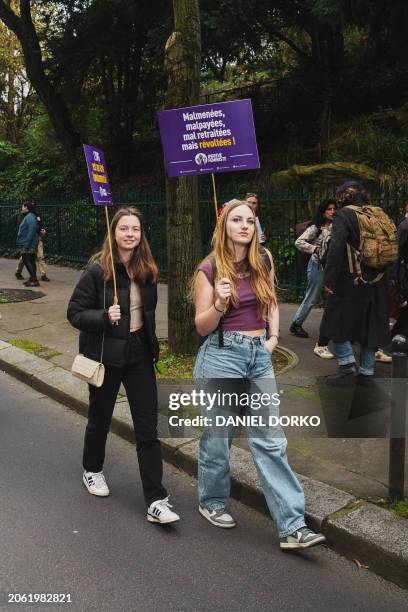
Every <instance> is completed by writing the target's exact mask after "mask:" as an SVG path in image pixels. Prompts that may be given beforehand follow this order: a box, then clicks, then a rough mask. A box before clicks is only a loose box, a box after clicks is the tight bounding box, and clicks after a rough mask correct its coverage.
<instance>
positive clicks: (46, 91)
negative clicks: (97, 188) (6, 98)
mask: <svg viewBox="0 0 408 612" xmlns="http://www.w3.org/2000/svg"><path fill="white" fill-rule="evenodd" d="M8 4H9V3H8V2H7V0H0V19H1V20H2V21H3V22H4V24H5V25H6V26H7V27H8V28H9V29H10V30H12V31H13V32H14V34H15V35H16V36H17V38H18V40H19V42H20V44H21V47H22V49H23V54H24V61H25V66H26V71H27V76H28V78H29V80H30V82H31V83H32V85H33V87H34V89H35V91H36V93H37V95H38V97H39V98H40V100H41V102H42V103H43V104H44V106H45V108H46V111H47V114H48V116H49V118H50V121H51V124H52V125H53V127H54V130H55V132H56V135H57V137H58V139H59V141H60V143H61V145H62V146H63V147H64V149H65V150H66V152H67V153H68V154H70V155H71V156H72V157H73V158H75V154H76V151H77V148H78V147H79V145H80V140H79V135H78V134H77V131H76V129H75V128H74V125H73V124H72V122H71V120H70V117H69V112H68V109H67V107H66V105H65V103H64V101H63V99H62V98H61V96H60V95H59V93H58V92H57V90H56V89H55V88H54V86H53V85H52V83H51V82H50V80H49V78H48V76H47V75H46V73H45V70H44V65H43V60H42V53H41V47H40V43H39V41H38V36H37V32H36V30H35V27H34V24H33V21H32V17H31V4H30V0H20V16H18V15H17V14H16V13H14V11H13V10H11V8H10V7H9V6H8Z"/></svg>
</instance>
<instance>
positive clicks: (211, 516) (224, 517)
mask: <svg viewBox="0 0 408 612" xmlns="http://www.w3.org/2000/svg"><path fill="white" fill-rule="evenodd" d="M198 511H199V513H200V514H201V515H202V516H203V517H204V518H206V519H207V521H209V522H210V523H211V524H212V525H215V526H216V527H222V528H223V529H232V528H233V527H235V525H236V522H235V520H234V519H233V518H232V516H231V515H230V514H228V512H225V509H223V508H221V509H220V510H208V508H204V506H198Z"/></svg>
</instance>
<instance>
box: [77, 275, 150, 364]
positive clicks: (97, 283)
mask: <svg viewBox="0 0 408 612" xmlns="http://www.w3.org/2000/svg"><path fill="white" fill-rule="evenodd" d="M116 281H117V291H118V301H119V305H120V310H121V319H120V321H119V325H111V323H110V321H109V317H108V309H109V307H110V306H112V304H113V298H114V291H113V282H112V281H109V282H108V283H106V289H105V283H104V280H103V271H102V268H101V266H100V265H99V264H98V263H94V264H92V265H91V266H90V267H89V268H87V269H86V270H85V271H84V272H83V274H82V276H81V278H80V279H79V281H78V284H77V286H76V287H75V289H74V292H73V294H72V296H71V299H70V301H69V304H68V311H67V318H68V321H69V322H70V323H71V325H73V327H76V328H77V329H79V330H80V332H81V333H80V335H79V351H80V353H83V354H84V355H85V357H89V359H94V360H96V361H99V360H100V358H101V349H102V338H103V333H104V334H105V339H104V346H103V358H102V361H103V363H104V364H105V365H111V366H117V367H122V366H124V365H125V364H126V361H127V359H128V356H129V339H130V279H129V276H128V274H127V272H126V269H125V267H124V266H123V265H122V264H121V263H117V264H116ZM139 287H140V294H141V298H142V309H143V328H144V330H145V333H146V336H147V340H148V344H149V347H150V350H151V353H152V359H153V361H157V360H158V358H159V343H158V340H157V337H156V320H155V310H156V305H157V285H156V283H146V284H144V285H142V284H139ZM104 296H105V303H104Z"/></svg>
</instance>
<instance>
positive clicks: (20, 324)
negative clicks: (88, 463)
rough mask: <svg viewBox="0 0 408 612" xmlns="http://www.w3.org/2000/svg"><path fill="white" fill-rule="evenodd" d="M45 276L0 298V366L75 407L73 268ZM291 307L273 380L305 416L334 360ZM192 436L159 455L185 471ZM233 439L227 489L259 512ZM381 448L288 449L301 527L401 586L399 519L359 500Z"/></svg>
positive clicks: (246, 463)
mask: <svg viewBox="0 0 408 612" xmlns="http://www.w3.org/2000/svg"><path fill="white" fill-rule="evenodd" d="M15 264H16V262H15V260H8V259H0V288H3V289H4V288H9V289H16V288H23V286H22V283H21V281H17V280H16V279H15V278H14V269H15ZM47 274H48V276H49V277H50V278H51V282H50V283H42V285H41V287H40V288H39V290H40V291H42V292H43V293H44V294H45V295H44V296H43V297H41V298H39V299H35V300H32V301H25V302H20V303H13V304H0V312H1V314H2V319H1V320H0V365H1V367H2V368H4V369H5V370H6V371H7V372H9V373H11V374H13V375H15V376H16V377H18V378H19V379H21V380H23V381H24V382H26V383H27V384H31V385H32V386H34V387H35V388H37V389H39V390H41V391H43V392H44V393H46V394H49V395H51V396H53V397H55V398H56V399H58V400H59V401H61V402H63V403H65V404H66V405H68V406H70V407H73V408H75V409H77V410H79V411H81V412H85V411H86V407H87V388H86V385H85V384H82V383H80V382H79V381H78V380H76V379H73V378H72V376H71V375H70V373H69V369H70V367H71V364H72V360H73V357H74V356H75V354H76V353H77V350H78V348H77V347H78V332H77V331H76V330H74V329H73V328H72V327H71V326H70V324H69V323H68V322H67V320H66V306H67V303H68V300H69V297H70V295H71V293H72V289H73V286H74V285H75V283H76V281H77V279H78V278H79V275H80V272H79V271H77V270H71V269H69V268H62V267H57V266H49V268H48V271H47ZM166 302H167V288H166V286H165V285H161V286H160V287H159V307H158V310H157V329H158V335H159V337H166V335H167V324H166V308H167V303H166ZM295 309H296V307H295V306H294V305H291V304H282V305H281V307H280V312H281V340H280V343H281V344H282V345H283V346H285V347H287V348H289V349H291V350H292V351H294V352H296V353H297V355H298V357H299V363H298V364H297V365H296V366H295V367H293V368H292V369H290V370H289V371H287V372H286V373H285V374H283V375H282V376H280V377H278V389H279V391H280V392H281V393H283V394H282V398H283V401H282V411H281V412H282V413H283V414H299V415H302V414H313V413H314V411H315V408H316V405H317V404H318V403H319V402H320V399H319V394H318V391H317V388H316V382H317V380H318V378H319V377H321V376H324V375H326V374H330V373H333V372H334V371H335V368H336V364H335V361H334V360H327V361H326V360H321V359H319V358H318V357H316V356H314V354H313V352H312V349H313V346H314V338H315V337H316V336H317V329H318V325H319V322H320V317H321V311H320V310H318V309H316V310H314V311H313V312H312V313H311V315H310V317H309V319H308V321H307V323H306V324H305V328H306V329H307V330H308V331H309V333H310V336H311V338H310V339H307V340H304V339H298V338H293V337H292V336H291V335H290V334H289V333H288V331H287V330H288V327H289V324H290V320H291V317H292V316H293V313H294V311H295ZM15 339H24V340H34V341H36V342H38V343H40V344H42V345H45V346H46V347H48V348H49V349H52V351H53V352H54V353H55V352H57V353H59V354H57V355H54V356H51V357H50V358H49V359H48V360H44V359H40V358H38V357H32V356H30V355H29V354H28V353H26V352H25V351H21V350H20V349H16V348H14V347H10V345H9V344H6V343H7V342H9V341H10V340H15ZM1 341H3V342H1ZM379 370H381V376H384V377H387V376H389V372H390V366H389V365H388V364H386V365H381V367H380V369H379ZM115 415H116V418H115V423H114V424H113V429H114V430H116V431H117V432H119V433H120V434H121V435H123V436H125V437H127V438H130V439H132V434H131V421H130V418H129V411H128V408H127V403H126V400H125V398H119V400H118V403H117V407H116V409H115ZM164 420H167V419H165V418H164V417H163V419H162V421H161V426H160V429H161V431H167V432H168V426H167V423H164ZM166 427H167V429H166ZM164 435H165V434H164ZM197 438H198V432H197V431H193V432H192V434H191V438H181V439H178V438H169V437H166V439H165V440H164V445H163V446H164V452H165V455H166V458H167V459H168V460H170V461H172V462H173V463H175V464H176V465H178V466H179V467H181V468H183V469H185V470H187V471H189V472H191V473H195V471H196V460H197ZM238 443H239V446H241V448H238V447H235V448H234V451H233V453H232V463H231V467H232V477H233V482H234V487H233V491H234V494H235V496H238V497H239V498H240V499H241V500H242V501H244V502H246V503H249V504H251V505H254V506H256V507H259V508H261V509H263V510H265V507H264V506H265V505H264V502H263V496H262V494H261V491H260V488H259V485H258V480H257V476H256V472H255V469H254V467H253V464H252V461H251V458H250V457H249V455H248V452H247V451H246V450H245V443H244V442H243V440H242V439H240V440H239V441H238ZM388 445H389V441H388V440H385V439H384V440H382V439H371V440H370V439H333V438H332V439H327V438H320V437H315V438H308V439H305V438H299V437H296V438H294V437H290V439H289V446H288V454H289V459H290V463H291V465H292V466H293V468H294V469H295V470H296V472H298V473H299V474H302V477H300V478H301V481H302V485H303V486H304V488H305V493H306V501H307V514H308V517H309V520H310V521H311V523H312V524H313V525H314V526H315V527H317V528H321V529H323V530H324V531H325V533H326V534H327V536H328V537H329V538H330V539H331V543H332V545H334V546H335V547H336V548H338V549H339V550H340V551H342V552H344V553H346V554H348V555H350V554H351V555H356V556H357V555H360V556H358V558H359V559H361V558H362V557H363V558H364V559H365V560H366V562H368V563H369V564H370V567H371V568H372V569H374V571H378V572H379V573H381V574H382V575H384V576H385V577H388V578H390V579H392V580H394V581H395V582H397V583H398V584H401V585H403V586H406V587H408V521H406V520H403V519H399V518H397V517H395V516H394V515H393V514H392V513H391V512H388V511H386V510H382V509H380V508H378V507H376V506H374V505H373V504H370V503H366V501H365V500H369V499H370V498H372V497H379V496H386V495H387V485H388ZM407 459H408V458H407ZM407 473H408V469H407ZM322 483H326V484H322ZM400 574H401V575H400ZM404 576H405V577H404Z"/></svg>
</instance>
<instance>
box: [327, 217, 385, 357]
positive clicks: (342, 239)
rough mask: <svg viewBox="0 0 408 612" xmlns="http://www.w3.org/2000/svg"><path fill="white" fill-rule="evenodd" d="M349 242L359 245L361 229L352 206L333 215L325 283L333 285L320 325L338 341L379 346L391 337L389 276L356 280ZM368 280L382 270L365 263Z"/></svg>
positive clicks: (330, 336)
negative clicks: (377, 280)
mask: <svg viewBox="0 0 408 612" xmlns="http://www.w3.org/2000/svg"><path fill="white" fill-rule="evenodd" d="M347 243H349V244H351V245H352V246H353V247H355V248H358V247H359V244H360V229H359V225H358V220H357V215H356V213H355V212H354V211H353V210H351V209H350V208H342V209H341V210H339V211H337V212H336V214H335V215H334V218H333V228H332V234H331V242H330V247H329V250H328V253H327V262H326V267H325V269H324V281H323V282H324V285H325V286H326V287H330V288H331V289H333V291H334V294H333V295H330V296H329V297H328V299H327V304H326V308H325V311H324V314H323V319H322V323H321V327H320V332H321V334H323V335H324V336H326V337H328V338H330V339H331V340H334V341H335V342H344V341H346V340H351V341H353V340H355V341H357V342H360V343H361V344H364V345H366V346H369V347H371V348H378V347H382V346H385V345H386V344H387V343H388V342H389V340H390V335H389V327H388V305H387V277H386V275H384V277H383V278H382V279H381V280H380V281H379V282H376V283H373V284H366V285H364V284H359V285H355V284H354V279H355V278H356V276H355V274H351V273H350V268H349V263H348V258H347V249H346V247H347ZM361 268H362V274H363V278H364V279H365V280H368V281H369V280H373V279H374V278H375V276H376V275H377V274H378V272H379V270H374V269H373V268H368V267H366V266H364V264H362V266H361Z"/></svg>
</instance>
